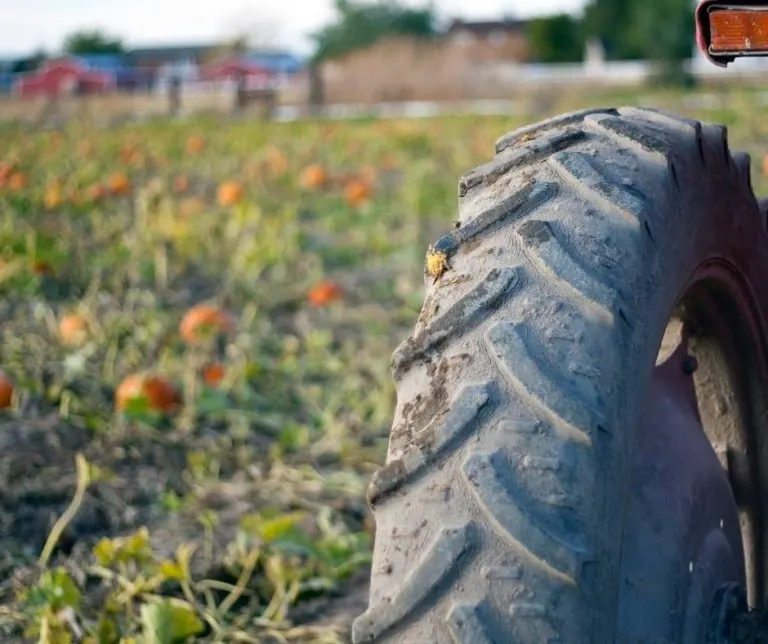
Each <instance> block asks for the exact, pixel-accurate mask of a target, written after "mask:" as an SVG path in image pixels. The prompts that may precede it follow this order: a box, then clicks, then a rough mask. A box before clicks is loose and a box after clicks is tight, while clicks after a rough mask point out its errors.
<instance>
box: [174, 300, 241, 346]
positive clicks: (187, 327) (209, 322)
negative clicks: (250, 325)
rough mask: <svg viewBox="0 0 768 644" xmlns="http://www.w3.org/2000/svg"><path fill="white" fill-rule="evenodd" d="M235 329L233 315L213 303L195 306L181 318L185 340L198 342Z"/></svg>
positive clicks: (181, 330)
mask: <svg viewBox="0 0 768 644" xmlns="http://www.w3.org/2000/svg"><path fill="white" fill-rule="evenodd" d="M234 330H235V321H234V319H233V318H232V316H231V315H230V314H229V313H227V312H226V311H224V310H223V309H220V308H219V307H217V306H213V305H211V304H198V305H197V306H193V307H192V308H191V309H189V311H187V313H186V314H185V315H184V317H183V318H182V320H181V324H180V325H179V333H180V335H181V337H182V338H183V339H184V341H185V342H187V343H189V344H196V343H198V342H201V341H203V340H205V339H206V338H210V337H211V336H212V335H218V334H229V333H232V332H233V331H234Z"/></svg>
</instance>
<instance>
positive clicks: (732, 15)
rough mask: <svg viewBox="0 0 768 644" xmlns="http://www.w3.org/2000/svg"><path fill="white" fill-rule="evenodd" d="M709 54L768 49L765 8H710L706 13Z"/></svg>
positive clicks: (767, 21)
mask: <svg viewBox="0 0 768 644" xmlns="http://www.w3.org/2000/svg"><path fill="white" fill-rule="evenodd" d="M709 28H710V34H711V35H710V47H709V48H710V51H712V53H720V54H726V53H750V52H754V53H758V52H765V51H768V11H765V10H760V9H751V10H750V9H713V10H712V12H711V13H710V14H709Z"/></svg>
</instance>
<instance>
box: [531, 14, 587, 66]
mask: <svg viewBox="0 0 768 644" xmlns="http://www.w3.org/2000/svg"><path fill="white" fill-rule="evenodd" d="M528 38H529V40H530V41H531V45H532V47H533V52H534V56H535V57H536V59H537V60H538V61H539V62H542V63H577V62H579V61H581V60H582V59H583V58H584V44H585V43H584V40H585V39H584V31H583V27H582V23H581V21H580V20H579V19H577V18H574V17H573V16H571V15H568V14H567V13H562V14H558V15H555V16H547V17H545V18H535V19H533V20H531V21H530V22H529V23H528Z"/></svg>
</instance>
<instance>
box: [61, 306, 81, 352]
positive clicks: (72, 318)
mask: <svg viewBox="0 0 768 644" xmlns="http://www.w3.org/2000/svg"><path fill="white" fill-rule="evenodd" d="M87 335H88V323H87V322H86V320H85V318H84V317H83V316H82V315H77V314H76V313H70V314H68V315H65V316H64V317H62V318H61V320H59V337H60V338H61V341H62V342H63V343H64V344H80V343H81V342H83V340H85V338H86V336H87Z"/></svg>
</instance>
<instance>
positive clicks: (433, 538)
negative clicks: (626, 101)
mask: <svg viewBox="0 0 768 644" xmlns="http://www.w3.org/2000/svg"><path fill="white" fill-rule="evenodd" d="M496 153H497V154H496V157H495V159H494V160H493V161H492V162H490V163H488V164H486V165H483V166H480V167H479V168H477V169H475V170H473V171H472V172H470V173H468V174H466V175H464V176H463V177H462V178H461V180H460V184H459V204H460V221H459V222H457V223H456V225H455V229H454V230H453V231H451V232H450V233H448V234H446V235H445V236H444V237H442V238H441V239H440V240H438V241H437V242H436V243H435V244H434V245H433V246H432V247H430V249H429V252H428V255H427V268H426V270H425V281H426V284H427V295H426V301H425V304H424V306H423V309H422V312H421V314H420V316H419V319H418V321H417V323H416V327H415V330H414V334H413V335H412V336H411V337H410V338H409V339H408V340H407V341H406V342H404V343H403V344H402V345H401V346H400V347H398V349H397V350H396V351H395V353H394V356H393V363H392V364H393V374H394V378H395V381H396V383H397V393H398V402H397V407H396V410H395V419H394V422H393V427H392V430H391V435H390V443H389V451H388V456H387V463H386V465H385V466H384V467H382V468H381V469H380V470H379V471H377V472H376V473H375V475H374V477H373V480H372V481H371V483H370V486H369V488H368V501H369V503H370V505H371V507H372V509H373V511H374V515H375V518H376V525H377V528H376V539H375V547H374V555H373V563H372V572H371V590H370V604H369V608H368V610H367V611H366V612H365V613H364V614H363V615H361V616H360V617H359V618H358V619H357V620H356V621H355V623H354V625H353V628H352V639H353V641H354V642H355V643H356V644H359V643H362V642H397V643H419V644H422V643H431V642H436V643H439V644H443V643H459V644H490V643H497V644H506V643H509V644H513V643H514V644H540V643H546V642H550V641H557V642H560V643H562V644H576V643H578V644H602V643H608V642H614V641H620V642H631V641H638V642H639V641H645V642H651V641H653V642H661V641H682V640H681V639H677V640H675V639H674V638H672V639H669V640H667V639H664V638H661V637H659V638H657V639H655V638H654V637H653V636H652V635H651V636H648V634H647V633H646V634H645V635H644V637H650V639H642V640H641V639H640V638H639V637H635V636H633V635H632V633H625V632H624V631H622V628H623V627H622V625H621V621H622V617H621V614H622V611H623V610H624V608H625V607H626V606H624V604H623V603H622V602H623V600H622V593H623V592H624V588H625V586H626V585H627V584H631V583H632V581H633V580H632V579H628V578H627V576H628V575H629V573H627V571H626V570H624V568H623V560H624V557H625V553H624V552H623V550H624V548H625V546H624V545H623V544H624V543H625V542H626V541H627V538H628V537H627V535H626V534H625V533H624V531H625V529H626V527H627V515H628V513H629V510H628V507H629V506H630V505H631V498H632V495H633V485H636V481H635V482H633V468H634V465H633V464H634V463H635V456H636V453H637V451H638V444H639V443H641V437H640V434H641V429H640V427H641V425H642V422H643V421H642V418H643V413H644V409H645V406H646V405H647V397H648V395H649V391H650V389H651V379H652V374H653V373H654V370H655V369H656V365H657V357H658V356H659V351H660V346H661V344H662V339H663V338H664V335H665V330H666V329H667V325H668V321H669V320H670V318H671V317H672V316H673V313H674V311H675V310H676V307H677V306H678V305H679V303H680V301H681V297H682V295H683V294H684V293H685V292H686V289H687V288H688V287H689V286H690V285H691V284H692V280H694V278H695V279H697V280H698V279H699V278H698V277H696V276H697V275H703V273H701V271H705V272H706V271H707V270H709V268H708V267H712V266H714V265H717V266H722V267H725V268H723V270H724V271H726V272H728V273H729V274H732V275H733V276H734V283H738V284H740V285H743V289H742V290H743V292H744V293H746V296H745V298H746V300H749V307H751V311H752V316H751V317H750V320H752V321H753V322H754V324H753V325H752V328H750V329H749V332H750V333H751V334H752V336H754V339H753V342H752V344H751V345H750V346H751V349H750V350H751V351H752V352H753V354H754V355H760V356H764V355H765V354H766V351H765V349H766V347H765V344H764V339H765V337H766V335H765V329H764V328H763V326H762V325H763V321H764V320H766V319H768V310H766V309H767V308H768V292H767V288H766V285H767V284H768V254H767V253H766V248H768V246H766V241H767V240H766V229H765V223H766V222H765V217H764V216H763V215H762V214H761V213H760V209H759V206H758V203H757V201H756V199H755V197H754V194H753V192H752V188H751V183H750V176H749V172H750V170H749V157H748V156H747V155H744V154H734V155H732V154H731V153H730V152H729V148H728V141H727V130H726V128H724V127H722V126H717V125H710V124H703V123H700V122H697V121H693V120H689V119H685V118H681V117H677V116H674V115H670V114H667V113H662V112H659V111H656V110H650V109H640V108H621V109H595V110H586V111H581V112H577V113H572V114H567V115H564V116H560V117H558V118H555V119H553V120H549V121H545V122H542V123H539V124H537V125H533V126H530V127H527V128H524V129H522V130H518V131H516V132H513V133H510V134H508V135H506V136H504V137H502V138H501V139H500V140H499V141H498V142H497V145H496ZM718 270H719V269H718ZM701 279H703V280H705V281H706V279H708V278H707V277H706V276H704V277H702V278H701ZM724 288H725V287H724ZM739 288H741V287H739ZM749 307H748V308H749ZM755 321H756V322H755ZM745 360H746V358H745ZM763 375H764V374H763ZM751 386H755V385H754V382H753V383H752V385H751ZM721 412H722V410H721ZM707 413H709V412H708V411H707V410H703V411H702V414H703V415H704V416H706V414H707ZM718 413H720V412H718ZM722 413H723V414H725V412H722ZM704 422H705V424H706V422H708V421H707V419H706V418H704ZM707 431H709V430H707ZM707 447H708V445H707ZM760 449H761V450H762V449H763V448H762V447H761V448H760ZM763 453H764V454H765V453H766V452H763ZM713 454H714V452H713ZM718 476H719V474H718ZM729 494H730V488H729ZM670 503H673V500H670ZM734 507H735V505H734ZM720 523H721V526H722V521H721V522H720ZM737 530H738V523H737ZM759 538H760V537H759V536H758V537H756V539H758V540H759ZM739 547H740V546H739ZM644 556H646V557H647V559H646V561H651V560H652V559H653V557H654V556H655V554H654V552H647V553H645V555H644ZM633 565H634V566H635V568H634V570H635V572H637V570H638V565H637V558H635V561H634V563H633ZM739 565H740V564H739ZM639 568H642V562H641V563H640V566H639ZM685 568H686V569H687V568H688V562H685ZM749 583H750V584H751V587H750V592H751V597H752V596H755V593H758V594H759V593H760V592H762V587H760V588H758V586H759V585H760V584H762V581H760V580H759V579H758V580H757V581H755V578H754V575H752V577H751V578H750V581H749ZM756 584H757V585H756ZM630 610H631V607H630ZM641 610H642V609H641ZM634 621H635V622H637V615H635V617H634ZM628 628H629V627H628Z"/></svg>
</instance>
